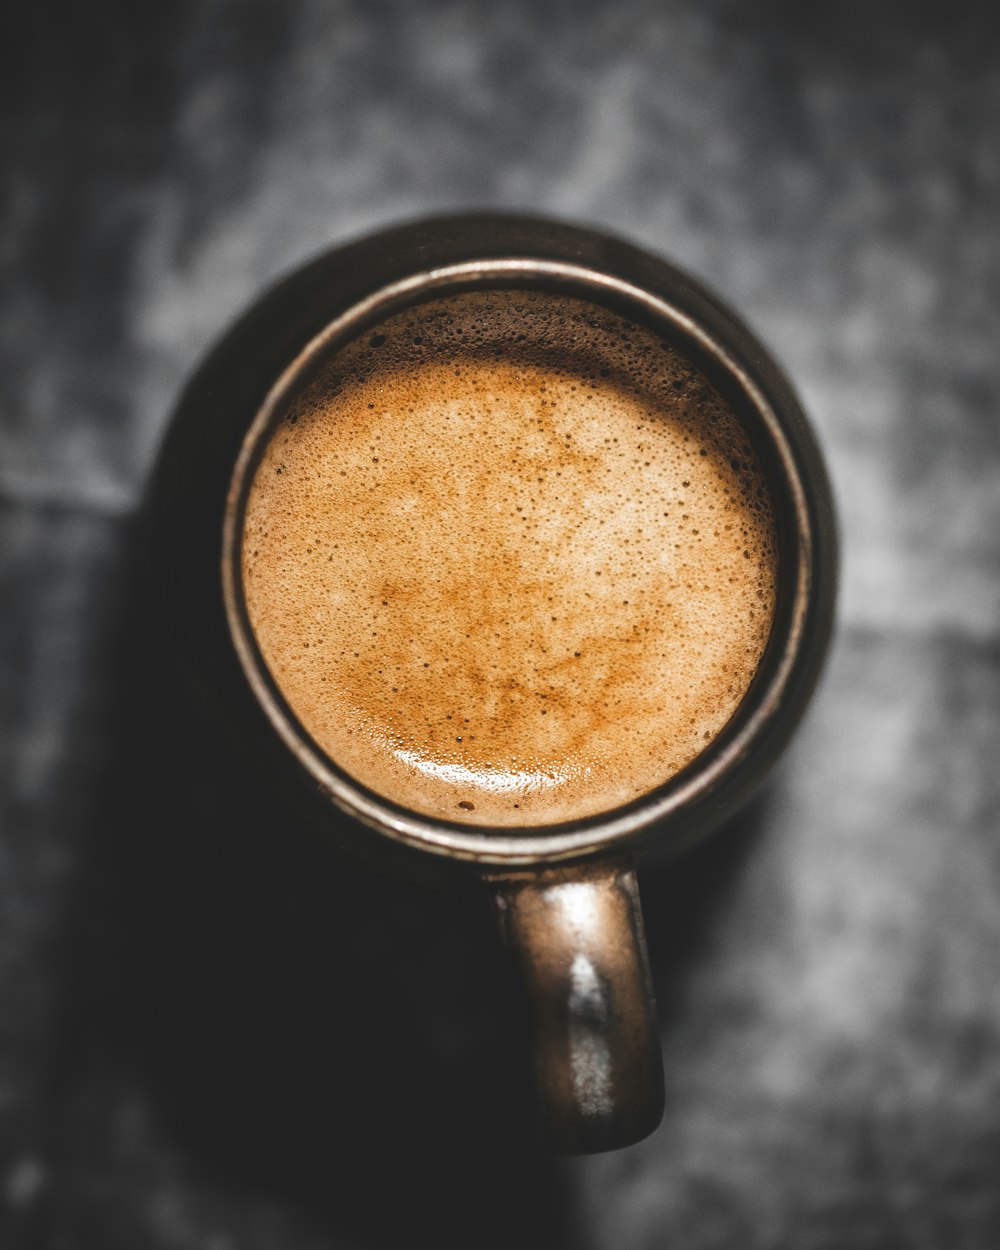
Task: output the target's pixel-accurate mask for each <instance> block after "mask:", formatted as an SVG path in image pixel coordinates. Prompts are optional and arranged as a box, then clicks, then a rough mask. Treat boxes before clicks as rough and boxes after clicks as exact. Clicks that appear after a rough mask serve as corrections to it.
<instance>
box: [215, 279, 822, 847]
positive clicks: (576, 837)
mask: <svg viewBox="0 0 1000 1250" xmlns="http://www.w3.org/2000/svg"><path fill="white" fill-rule="evenodd" d="M456 268H457V267H456ZM492 268H493V270H494V272H492V273H489V274H484V273H483V272H482V267H472V266H467V267H465V271H464V272H460V273H458V272H451V273H448V274H446V275H435V276H427V275H425V276H423V277H422V278H421V279H419V280H417V279H415V280H413V282H412V283H410V284H397V287H396V288H390V289H387V290H386V291H384V292H379V293H377V294H376V295H375V296H373V297H372V298H371V299H370V300H369V301H366V303H365V304H364V305H361V306H359V307H357V308H355V309H351V310H348V311H347V312H346V313H345V314H344V315H343V316H341V317H340V318H337V319H336V320H335V321H333V322H331V324H330V326H329V327H328V328H327V330H326V331H324V332H323V334H321V335H320V336H318V338H317V340H314V342H313V343H311V344H309V345H308V346H307V347H306V349H305V350H304V351H303V352H302V353H301V354H300V356H299V357H298V359H297V360H296V361H294V362H293V363H292V364H291V365H290V367H289V369H288V370H287V371H286V373H285V374H284V375H283V377H282V378H281V379H280V380H279V382H278V383H277V384H276V386H275V387H274V388H273V390H272V392H271V393H270V395H269V396H268V398H267V401H266V402H265V404H264V405H263V407H262V409H261V411H260V412H259V413H258V414H257V417H256V420H255V422H254V425H253V427H252V428H251V430H250V432H249V434H248V436H247V440H246V442H245V444H244V448H243V453H242V455H241V458H240V463H239V465H238V466H237V470H236V473H235V475H234V481H233V491H232V492H231V499H230V508H229V513H228V516H227V541H226V548H227V550H226V569H225V570H224V573H225V580H226V589H227V609H228V614H229V618H230V626H231V629H232V632H233V636H234V641H235V643H236V646H237V650H238V652H239V653H240V658H241V661H242V662H243V666H244V670H245V672H246V673H247V676H248V678H249V679H250V682H251V685H252V686H253V688H254V690H255V693H256V694H257V696H258V699H259V700H260V702H261V703H262V705H263V707H264V709H265V711H266V712H267V714H268V716H269V718H270V720H271V722H272V724H273V725H274V727H275V729H276V730H277V731H278V732H279V734H280V735H281V736H282V738H283V739H284V740H285V742H286V744H287V745H288V746H289V747H290V748H291V749H292V750H293V752H294V753H295V754H296V755H297V757H298V758H299V760H300V762H301V763H302V764H303V765H304V766H305V767H306V768H307V769H308V770H309V771H310V772H311V773H312V774H313V775H314V776H315V777H316V778H317V779H318V780H319V781H320V782H321V784H322V785H323V786H324V787H325V788H326V789H327V791H328V793H329V794H330V797H331V798H332V799H333V801H334V802H336V803H338V805H339V806H341V807H344V808H346V809H347V810H348V811H349V812H350V813H351V814H352V815H354V816H356V817H357V818H359V819H361V820H362V821H363V822H365V823H367V824H369V825H371V826H373V827H374V828H376V829H378V830H379V831H380V832H382V833H385V834H388V835H389V836H392V837H396V838H398V839H400V840H403V841H411V842H415V843H417V844H420V845H426V846H428V847H429V848H430V849H440V850H442V851H444V852H445V853H448V854H456V853H457V854H463V853H465V854H468V855H470V856H476V855H481V854H485V855H487V856H491V855H497V856H499V857H501V858H502V857H503V856H504V854H505V848H508V849H509V847H508V843H509V844H511V845H514V844H517V846H519V847H520V851H517V850H514V851H513V852H512V854H515V855H517V854H521V853H523V854H528V853H529V848H528V847H527V845H526V840H527V841H528V842H530V843H531V844H532V847H531V851H530V853H533V854H538V853H540V852H541V851H542V849H543V848H544V849H545V850H550V849H551V850H556V849H558V850H559V853H564V852H565V851H566V850H567V849H572V847H580V848H585V847H586V846H588V845H591V844H596V843H597V842H599V841H600V842H603V841H607V840H611V839H623V838H628V837H629V836H631V835H632V834H633V833H636V832H638V831H639V830H641V829H642V828H643V827H644V826H645V825H646V824H648V823H649V822H650V821H652V820H656V819H660V818H661V817H662V816H663V815H664V814H668V813H669V812H671V811H673V810H676V809H677V808H678V807H680V806H682V805H683V804H684V803H685V802H686V801H687V797H688V796H690V795H691V794H692V793H694V792H695V791H696V790H697V789H698V786H699V785H705V784H709V783H710V782H711V780H712V778H713V776H718V775H719V773H720V772H721V771H724V770H725V769H726V767H727V766H728V761H729V760H730V759H731V758H735V757H736V756H738V755H739V754H741V753H742V752H743V751H744V749H745V747H746V745H747V742H748V741H749V739H750V738H751V737H752V736H753V732H754V725H753V721H754V716H755V713H757V712H759V710H760V707H761V704H762V702H765V701H766V700H767V699H768V698H769V697H773V695H774V692H775V684H776V682H777V683H778V684H779V685H780V681H781V679H782V673H783V671H787V667H788V647H787V642H788V638H789V631H790V628H792V627H793V625H794V621H795V616H796V611H795V604H796V600H797V598H798V597H799V592H800V591H801V586H800V581H801V578H800V571H799V569H798V565H797V562H795V561H794V559H793V557H794V555H795V553H797V551H798V544H799V529H800V526H799V519H798V517H797V512H796V507H795V500H794V499H793V498H792V497H791V495H792V494H793V492H791V491H790V489H789V482H788V474H787V457H785V458H783V457H782V454H781V450H782V449H781V447H780V439H778V440H777V441H776V438H775V426H774V418H773V414H771V413H770V412H769V411H768V410H767V406H766V404H764V403H763V402H762V400H761V399H760V396H759V395H758V394H755V393H754V388H753V384H752V383H751V382H749V380H748V379H747V378H746V376H745V375H743V374H742V373H741V370H740V368H739V366H738V365H737V364H736V362H734V361H732V360H731V359H730V358H728V356H727V355H726V353H725V352H724V350H723V349H721V348H720V347H719V346H718V345H717V344H715V343H713V342H712V341H711V340H710V339H708V337H707V336H706V335H705V334H704V332H703V331H701V330H699V328H698V327H696V326H693V325H692V324H691V323H690V322H688V321H687V320H686V319H685V318H684V317H683V316H682V315H681V314H678V313H676V312H675V311H674V310H672V309H671V308H670V307H669V306H668V305H665V304H664V303H662V301H659V300H656V299H653V298H651V297H649V296H647V295H645V293H643V292H641V291H638V290H636V289H634V288H629V287H626V286H625V284H622V283H620V282H616V281H613V280H609V279H607V278H605V277H603V276H601V275H593V274H589V273H575V272H572V271H570V267H567V266H562V265H559V266H557V265H552V266H545V264H544V263H543V262H537V261H536V262H530V271H529V272H526V270H528V269H529V265H528V263H525V262H513V263H512V264H511V265H510V266H506V267H505V266H503V265H502V263H498V262H494V263H493V265H492ZM401 287H403V288H406V287H409V289H400V288H401ZM489 287H492V288H496V289H498V290H508V291H510V290H539V291H545V292H548V293H551V294H554V295H558V296H563V297H568V298H570V299H577V300H584V301H586V302H587V303H588V304H590V305H593V306H595V308H596V309H600V310H607V311H609V312H612V313H615V314H618V315H620V316H622V317H625V318H627V319H628V320H630V321H632V322H635V323H637V324H639V325H642V326H644V327H646V328H647V329H648V330H651V331H652V332H653V333H654V334H656V335H658V336H660V337H662V338H663V339H664V340H666V341H667V342H669V343H670V344H671V345H673V346H675V347H676V348H677V349H678V350H679V351H680V352H681V353H682V354H683V355H684V356H685V357H687V358H688V359H689V360H690V361H691V363H692V365H693V366H694V367H695V368H696V369H697V370H699V371H701V372H702V373H703V374H705V375H706V376H707V377H708V378H709V379H710V380H711V382H712V384H713V385H714V386H715V387H716V389H717V390H718V391H719V392H720V394H721V395H722V396H723V398H724V399H725V401H726V402H727V404H728V405H729V407H730V408H731V410H732V411H733V412H734V413H735V414H736V415H737V417H738V419H739V421H740V423H741V425H742V426H743V428H744V430H745V432H746V434H747V436H748V437H749V439H750V441H751V443H752V444H753V446H754V449H755V451H756V454H757V457H758V460H759V462H760V465H761V467H762V470H763V473H764V477H765V480H766V484H767V489H768V492H769V494H770V496H771V500H772V504H773V510H774V518H775V523H776V527H777V531H778V534H777V541H778V547H779V579H778V588H777V597H776V602H775V606H774V614H773V622H772V629H771V635H770V639H769V642H768V644H767V647H766V649H765V651H764V654H763V657H762V659H761V661H760V663H759V664H758V666H757V671H756V675H755V676H754V678H753V681H752V682H751V684H750V686H749V689H748V691H747V693H746V695H745V697H744V699H743V701H742V703H741V704H740V705H739V707H738V708H737V709H736V711H735V713H734V715H733V716H732V718H731V719H730V720H729V722H728V724H726V726H725V728H724V729H723V730H722V731H721V732H720V733H718V734H717V736H716V737H715V738H714V739H713V740H712V741H711V742H710V743H709V744H708V745H707V746H706V747H705V749H704V750H703V751H702V752H701V753H700V754H699V755H698V756H697V757H696V758H695V759H694V760H693V761H692V762H691V763H690V764H689V765H688V766H687V767H686V768H684V769H683V770H682V771H681V772H680V773H678V774H677V775H676V776H674V777H673V778H671V779H670V780H669V781H667V782H666V783H665V784H662V785H659V786H656V787H654V788H653V789H651V790H649V791H647V792H645V793H643V794H642V795H641V796H640V797H638V798H636V799H635V800H634V801H632V802H630V803H627V804H625V805H622V806H620V807H616V808H614V809H613V810H608V811H602V812H599V813H597V814H595V815H592V816H588V817H587V818H585V819H582V820H576V821H573V822H570V823H568V824H567V823H560V824H553V825H539V824H535V825H533V826H530V827H528V828H526V829H525V830H523V831H522V830H517V829H512V828H510V827H509V826H507V827H499V826H498V827H497V828H496V829H491V828H490V827H488V826H484V825H482V824H479V825H477V826H468V825H466V824H464V823H463V822H462V821H461V820H460V819H459V820H455V819H450V820H449V819H446V818H444V817H440V816H434V817H426V816H421V815H419V814H418V813H415V812H413V811H410V810H408V809H406V808H402V807H398V806H397V805H396V804H394V803H393V802H392V801H391V800H389V799H387V798H384V797H382V796H380V795H379V794H376V793H374V792H373V791H372V790H368V789H366V787H364V786H363V785H361V784H360V783H358V782H357V781H356V780H354V779H353V778H352V777H351V776H349V775H348V774H347V773H346V772H345V771H344V770H343V769H342V768H341V767H340V766H339V765H338V764H337V763H336V762H335V761H334V760H333V759H331V758H330V757H329V756H328V755H326V754H325V753H324V752H323V751H322V750H321V749H320V748H319V747H318V746H317V744H316V743H315V742H314V741H313V740H312V738H311V737H310V735H309V734H308V733H307V732H306V731H305V729H304V728H303V726H302V725H301V724H300V723H299V721H298V719H297V718H296V716H295V714H294V713H293V712H292V710H291V708H290V707H289V706H288V704H287V702H286V700H285V698H284V696H283V694H282V692H281V690H280V689H279V688H278V686H277V685H276V683H275V681H274V679H273V677H272V676H271V673H270V671H269V669H268V667H267V665H266V663H265V662H264V660H263V658H262V656H261V654H260V650H259V647H258V645H257V642H256V638H255V636H254V633H253V630H252V628H251V627H250V624H249V620H248V614H247V605H246V601H245V597H244V587H243V581H242V573H241V569H240V567H239V560H240V549H241V545H242V532H243V520H244V516H245V509H246V504H247V499H248V495H249V492H250V487H251V484H252V482H253V479H254V475H255V473H256V471H257V468H258V466H259V464H260V461H261V457H262V455H263V454H264V451H265V449H266V447H267V445H268V443H269V442H270V439H271V436H272V435H273V434H274V432H275V430H276V428H277V427H278V425H279V424H280V422H281V421H282V420H283V419H284V418H285V417H286V415H287V413H288V411H289V408H290V406H291V405H293V404H294V403H295V402H296V398H297V397H298V396H299V395H301V393H302V391H303V389H304V388H305V387H307V386H308V385H309V384H310V382H311V381H312V380H313V379H314V378H315V377H316V376H317V374H318V373H319V372H320V371H321V370H322V369H323V368H324V367H325V366H326V365H327V362H328V361H329V360H330V358H331V357H332V356H335V355H336V354H337V353H338V352H340V351H341V350H342V349H343V348H345V347H346V346H347V345H348V344H349V343H350V342H352V341H354V340H356V339H357V338H358V337H359V336H361V335H363V334H364V333H365V331H366V330H369V329H370V328H371V327H372V326H373V325H375V324H376V323H378V322H382V321H384V320H385V319H386V318H387V317H388V316H390V315H392V314H393V313H395V312H398V311H399V310H400V309H401V308H413V307H415V306H418V305H420V304H423V303H426V302H429V301H433V300H438V299H440V298H442V297H444V296H448V295H454V294H458V293H460V292H462V291H468V290H470V289H483V288H489ZM769 419H770V423H769Z"/></svg>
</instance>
